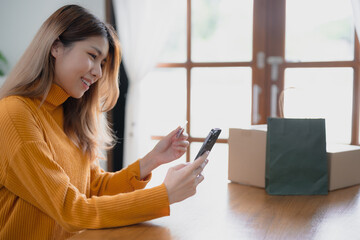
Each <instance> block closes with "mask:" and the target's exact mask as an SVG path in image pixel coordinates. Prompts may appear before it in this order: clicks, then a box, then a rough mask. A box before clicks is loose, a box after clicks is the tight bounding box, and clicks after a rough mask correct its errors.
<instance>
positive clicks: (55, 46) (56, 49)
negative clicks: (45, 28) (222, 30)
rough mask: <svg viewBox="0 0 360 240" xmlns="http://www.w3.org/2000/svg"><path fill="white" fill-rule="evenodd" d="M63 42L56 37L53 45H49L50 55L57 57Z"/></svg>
mask: <svg viewBox="0 0 360 240" xmlns="http://www.w3.org/2000/svg"><path fill="white" fill-rule="evenodd" d="M62 49H63V44H62V42H61V41H60V40H59V39H56V40H55V42H54V43H53V45H52V46H51V55H52V56H53V57H54V58H57V57H58V56H59V55H60V53H61V52H62Z"/></svg>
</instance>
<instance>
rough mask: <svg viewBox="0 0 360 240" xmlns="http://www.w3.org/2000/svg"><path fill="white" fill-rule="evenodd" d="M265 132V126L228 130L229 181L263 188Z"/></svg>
mask: <svg viewBox="0 0 360 240" xmlns="http://www.w3.org/2000/svg"><path fill="white" fill-rule="evenodd" d="M266 131H267V126H266V125H257V126H252V127H251V128H249V129H234V128H230V129H229V168H228V169H229V170H228V179H229V180H231V181H233V182H237V183H241V184H245V185H251V186H256V187H262V188H264V187H265V157H266Z"/></svg>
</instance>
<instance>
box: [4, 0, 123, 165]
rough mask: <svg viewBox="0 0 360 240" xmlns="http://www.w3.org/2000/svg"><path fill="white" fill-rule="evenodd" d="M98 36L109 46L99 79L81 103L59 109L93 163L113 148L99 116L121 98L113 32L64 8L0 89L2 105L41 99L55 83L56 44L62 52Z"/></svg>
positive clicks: (75, 9)
mask: <svg viewBox="0 0 360 240" xmlns="http://www.w3.org/2000/svg"><path fill="white" fill-rule="evenodd" d="M94 36H102V37H105V38H106V39H107V40H108V42H109V52H108V56H107V59H106V63H105V65H104V67H103V76H102V77H101V79H99V80H98V81H97V82H96V83H94V84H93V85H91V87H90V89H89V90H88V91H86V92H85V93H84V95H83V97H82V98H80V99H75V98H72V97H70V98H69V99H67V100H66V101H65V103H64V104H63V107H64V131H65V133H66V134H67V136H68V137H69V138H70V139H71V140H72V141H73V142H74V143H75V144H76V145H77V146H78V147H79V148H80V149H82V150H83V152H84V153H86V154H88V155H89V158H90V160H91V161H92V160H94V159H96V158H97V157H98V155H99V154H100V151H99V150H100V149H108V148H111V147H112V146H113V145H114V142H115V141H114V135H113V134H112V131H111V128H110V127H109V125H108V122H107V121H106V119H105V118H104V117H103V112H107V111H109V110H111V109H112V108H113V107H114V106H115V104H116V102H117V99H118V97H119V81H118V73H119V66H120V61H121V51H120V44H119V40H118V37H117V35H116V32H115V30H114V29H113V28H112V27H111V26H110V25H108V24H105V23H103V22H102V21H100V20H99V19H97V18H96V17H95V16H94V15H92V14H91V13H89V12H88V11H87V10H86V9H84V8H83V7H81V6H78V5H66V6H64V7H62V8H60V9H58V10H57V11H56V12H54V13H53V14H52V15H51V16H50V17H49V18H48V19H47V20H46V21H45V22H44V23H43V25H42V26H41V28H40V29H39V31H38V32H37V34H36V36H35V37H34V39H33V41H32V42H31V43H30V45H29V47H28V48H27V49H26V51H25V53H24V54H23V56H22V57H21V58H20V60H19V62H18V63H17V64H16V65H15V67H14V68H13V70H12V71H11V72H10V74H9V76H8V78H7V79H6V81H5V83H4V84H3V86H2V87H1V89H0V99H1V98H4V97H6V96H10V95H20V96H25V97H30V98H42V100H43V101H44V100H45V99H46V97H47V95H48V93H49V91H50V88H51V85H52V83H53V80H54V69H55V68H54V61H55V59H54V58H53V57H52V55H51V47H52V46H53V44H54V42H55V41H57V40H60V41H61V42H62V44H63V45H64V46H65V47H71V46H72V44H73V43H74V42H77V41H83V40H85V39H87V38H89V37H94Z"/></svg>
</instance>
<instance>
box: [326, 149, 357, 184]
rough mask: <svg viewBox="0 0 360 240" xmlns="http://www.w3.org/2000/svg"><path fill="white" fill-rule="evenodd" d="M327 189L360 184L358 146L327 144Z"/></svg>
mask: <svg viewBox="0 0 360 240" xmlns="http://www.w3.org/2000/svg"><path fill="white" fill-rule="evenodd" d="M326 148H327V149H326V150H327V156H328V161H329V190H330V191H332V190H335V189H339V188H344V187H349V186H352V185H356V184H360V147H359V146H353V145H331V144H328V145H327V147H326Z"/></svg>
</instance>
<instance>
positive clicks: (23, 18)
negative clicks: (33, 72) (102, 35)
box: [0, 0, 105, 84]
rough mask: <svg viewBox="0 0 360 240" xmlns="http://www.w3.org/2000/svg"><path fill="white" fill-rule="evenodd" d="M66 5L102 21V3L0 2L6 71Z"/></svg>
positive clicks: (55, 0)
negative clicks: (6, 63) (52, 17)
mask: <svg viewBox="0 0 360 240" xmlns="http://www.w3.org/2000/svg"><path fill="white" fill-rule="evenodd" d="M66 4H78V5H81V6H83V7H85V8H87V9H89V10H90V12H92V13H93V14H94V15H96V16H97V17H98V18H100V19H101V20H105V1H104V0H77V1H69V0H31V1H28V0H1V1H0V51H1V52H2V53H3V54H4V55H5V57H6V58H7V60H8V62H9V68H12V67H13V66H14V65H15V64H16V62H17V61H18V60H19V58H20V57H21V55H22V54H23V52H24V51H25V49H26V48H27V46H28V45H29V44H30V42H31V40H32V39H33V37H34V36H35V34H36V32H37V31H38V29H39V28H40V26H41V25H42V23H43V22H44V21H45V20H46V19H47V18H48V17H49V16H50V15H51V14H52V13H53V12H54V11H56V10H57V9H58V8H59V7H61V6H63V5H66ZM9 70H10V69H9ZM9 70H8V71H9ZM8 71H7V72H8ZM0 84H1V83H0Z"/></svg>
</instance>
